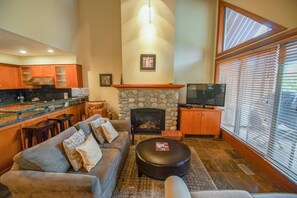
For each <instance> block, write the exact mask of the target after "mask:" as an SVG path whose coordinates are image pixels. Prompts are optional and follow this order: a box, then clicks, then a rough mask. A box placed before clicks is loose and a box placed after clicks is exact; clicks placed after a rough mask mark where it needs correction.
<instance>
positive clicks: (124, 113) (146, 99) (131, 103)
mask: <svg viewBox="0 0 297 198" xmlns="http://www.w3.org/2000/svg"><path fill="white" fill-rule="evenodd" d="M177 103H178V91H177V90H119V112H120V113H119V118H120V119H123V120H129V119H130V110H131V109H136V108H158V109H164V110H165V129H167V130H168V129H170V130H176V124H177Z"/></svg>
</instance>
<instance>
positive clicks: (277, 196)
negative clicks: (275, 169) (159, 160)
mask: <svg viewBox="0 0 297 198" xmlns="http://www.w3.org/2000/svg"><path fill="white" fill-rule="evenodd" d="M191 197H193V198H297V194H291V193H257V194H250V193H249V192H247V191H244V190H209V191H197V192H189V190H188V187H187V185H186V184H185V183H184V181H183V180H182V179H181V178H180V177H177V176H170V177H168V178H167V179H166V180H165V198H191Z"/></svg>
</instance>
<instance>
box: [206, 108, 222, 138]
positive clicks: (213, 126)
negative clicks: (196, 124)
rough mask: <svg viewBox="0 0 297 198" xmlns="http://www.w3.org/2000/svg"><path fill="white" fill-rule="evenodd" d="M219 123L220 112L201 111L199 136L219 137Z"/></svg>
mask: <svg viewBox="0 0 297 198" xmlns="http://www.w3.org/2000/svg"><path fill="white" fill-rule="evenodd" d="M220 123H221V112H220V111H214V110H213V111H203V112H202V115H201V134H207V135H208V134H209V135H219V134H220Z"/></svg>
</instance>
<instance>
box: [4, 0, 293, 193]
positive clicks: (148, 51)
mask: <svg viewBox="0 0 297 198" xmlns="http://www.w3.org/2000/svg"><path fill="white" fill-rule="evenodd" d="M219 4H220V5H219ZM224 5H225V7H229V8H230V9H232V10H236V12H239V13H241V14H243V15H245V16H247V17H249V18H252V19H253V20H256V21H257V22H258V23H261V24H262V25H263V24H264V25H267V23H266V22H267V21H269V23H268V24H269V25H268V27H269V28H270V29H271V31H268V34H265V33H264V35H262V36H261V35H260V36H259V37H258V38H260V39H259V40H257V38H256V39H252V40H253V41H254V42H253V43H252V42H249V41H248V44H246V43H243V44H242V45H240V44H239V46H238V47H236V46H235V48H234V49H232V47H231V48H230V49H228V48H225V51H222V50H219V49H224V46H223V45H224V43H226V41H224V40H223V35H221V33H222V32H223V31H222V30H223V29H222V27H223V26H222V23H223V22H224V20H223V18H224V17H222V16H223V15H222V9H223V10H224V8H222V6H223V7H224ZM226 5H227V6H226ZM233 6H235V7H233ZM295 7H296V1H294V0H285V1H282V0H274V1H266V0H258V1H255V0H250V1H243V0H242V1H235V0H226V1H224V2H223V1H217V0H210V1H209V0H189V1H181V0H178V1H173V0H162V1H159V0H141V1H139V0H121V1H120V0H118V1H104V0H97V1H95V0H93V1H83V0H68V1H64V2H63V3H61V2H59V1H46V0H42V1H38V2H36V1H33V0H26V1H22V2H19V1H16V0H12V1H2V2H1V3H0V28H1V29H0V30H1V34H0V35H1V37H0V39H3V40H4V39H6V38H7V37H6V35H7V34H10V35H14V36H15V37H14V38H18V39H20V40H23V39H25V40H26V39H28V40H30V43H31V47H32V46H33V45H35V46H36V45H37V44H42V45H44V46H46V47H48V48H52V49H53V50H54V51H55V52H54V54H53V55H48V54H47V52H46V53H45V52H42V53H41V52H39V53H37V55H36V54H33V53H31V52H30V50H28V52H27V54H25V55H22V54H19V52H18V51H15V52H11V53H4V49H1V52H0V62H1V63H2V64H9V65H16V66H28V65H29V66H34V65H50V64H52V65H59V64H60V65H63V64H77V65H82V67H81V68H82V84H83V87H87V88H88V89H89V100H90V101H97V100H105V101H106V106H107V109H108V111H109V112H111V114H112V119H113V120H117V119H126V117H123V111H122V110H123V109H124V107H125V104H120V102H119V101H120V100H119V93H121V88H122V87H121V86H122V85H126V86H134V88H135V87H136V88H135V90H136V91H137V90H139V89H144V90H146V89H147V87H145V86H151V89H152V90H155V89H156V87H154V86H163V88H162V89H164V87H167V86H168V87H171V86H178V85H182V86H184V87H179V88H176V89H175V91H176V92H177V94H178V96H177V103H179V104H183V103H186V100H187V86H186V85H187V84H191V83H192V84H195V83H222V84H226V85H227V92H229V95H228V93H226V98H225V107H224V108H225V109H224V111H223V112H222V120H221V129H222V130H221V133H220V138H219V140H220V141H217V139H213V138H212V136H211V137H208V136H207V137H206V138H205V137H204V136H202V137H201V136H195V135H194V136H192V135H189V136H188V135H187V136H186V137H185V138H184V140H183V141H184V142H186V143H187V144H188V145H189V146H192V147H193V148H196V152H197V153H198V152H199V151H200V153H198V155H199V157H200V158H201V159H202V161H203V163H204V166H205V167H206V169H208V171H209V169H210V167H212V168H213V167H214V166H213V164H212V163H213V161H212V160H209V159H208V160H207V159H205V158H204V157H205V156H204V157H203V155H205V154H206V155H208V156H209V155H211V152H214V151H216V150H212V151H211V149H219V148H220V147H223V148H224V149H226V147H228V148H229V146H230V145H231V147H232V148H234V149H231V148H230V152H231V151H232V152H233V151H234V152H235V153H233V154H234V155H235V156H237V154H238V155H242V156H243V157H244V159H245V160H248V161H249V162H250V164H252V165H253V166H255V167H256V169H257V170H258V172H264V174H265V176H264V177H259V178H261V179H258V180H261V181H263V183H265V185H264V186H266V190H263V188H264V187H263V186H262V187H263V188H262V190H251V192H265V191H266V192H277V191H280V192H296V161H297V159H296V156H297V155H296V154H295V153H296V152H297V151H296V149H295V146H294V141H295V142H296V137H294V135H293V134H295V132H296V128H294V127H296V126H295V125H294V124H290V123H286V122H287V121H286V122H279V120H283V119H285V120H290V121H291V122H292V123H295V122H296V117H294V115H295V114H294V112H291V111H289V110H290V109H292V108H294V107H291V106H292V105H293V106H294V105H296V102H294V101H295V98H294V95H293V96H291V95H290V94H289V95H287V96H286V98H288V100H289V101H290V102H289V104H288V105H287V106H280V107H284V108H283V109H284V111H282V112H281V111H280V112H275V109H277V107H275V106H274V105H277V104H278V103H277V99H275V98H276V94H273V95H272V94H271V93H272V92H273V91H274V90H280V89H281V88H280V87H281V86H279V85H280V83H278V81H277V80H275V79H278V78H277V75H279V74H278V73H276V72H275V71H277V70H278V69H277V67H276V68H275V67H273V68H272V67H269V66H268V67H263V68H264V69H263V70H256V71H255V73H252V69H251V70H249V67H248V66H247V67H244V66H241V67H240V68H241V71H237V70H235V69H234V68H235V66H234V67H231V66H230V65H236V64H237V63H238V62H236V61H238V60H239V59H240V58H241V59H240V61H242V62H243V60H247V58H246V57H248V56H249V55H251V54H252V53H253V52H257V53H259V54H260V55H262V54H261V52H262V51H263V50H267V51H269V49H271V48H274V49H275V48H277V50H280V51H277V52H276V54H278V53H279V54H280V55H283V54H285V51H283V50H286V49H285V43H290V42H293V41H294V39H296V27H297V21H296V18H297V16H296V15H297V14H296V12H295V10H294V8H295ZM251 14H252V15H253V16H251ZM266 20H267V21H266ZM218 24H219V25H218ZM244 26H246V27H247V24H244V25H243V27H244ZM251 29H252V28H251ZM233 31H234V32H235V30H233ZM246 31H248V30H246ZM240 34H243V33H240ZM16 41H18V40H16V39H15V40H14V42H16ZM291 45H293V47H294V43H293V44H291ZM267 47H271V48H269V49H268V48H267ZM3 48H4V47H3ZM6 50H7V49H6ZM261 50H262V51H261ZM293 50H294V49H293ZM11 51H12V50H11ZM6 52H7V51H6ZM30 53H31V54H30ZM293 53H296V52H295V51H294V52H293ZM143 55H144V56H147V57H153V58H154V59H153V60H154V66H153V67H152V68H146V67H150V65H148V66H145V65H143V64H142V61H141V60H142V56H143ZM151 55H153V56H151ZM252 55H253V54H252ZM252 55H251V56H252ZM260 55H259V56H260ZM270 55H271V54H269V55H266V54H264V55H263V57H268V56H269V57H270ZM240 56H241V57H240ZM292 57H293V58H294V54H293V55H292ZM235 58H237V59H236V60H235ZM253 58H254V57H252V59H253ZM270 58H271V59H273V58H274V56H271V57H270ZM285 58H286V57H285ZM285 58H283V57H281V58H280V59H279V60H277V61H284V59H285ZM289 58H291V57H289ZM293 58H292V59H293ZM232 60H235V61H234V62H232ZM265 60H266V59H265ZM293 61H294V60H293ZM226 63H230V64H226ZM249 63H250V62H248V61H246V62H245V63H244V64H242V65H249ZM261 63H262V62H259V63H258V64H261ZM251 64H254V63H251ZM265 64H266V62H265ZM269 64H270V63H269ZM290 64H291V63H290ZM290 64H289V65H290ZM291 65H294V64H291ZM292 68H293V69H290V68H289V71H291V70H292V71H293V76H294V75H296V74H295V73H294V71H295V70H296V68H294V66H292ZM269 69H271V70H269ZM294 69H295V70H294ZM228 71H230V73H232V74H234V75H233V76H228V74H227V73H228ZM231 71H232V72H231ZM240 72H241V73H240ZM249 72H251V73H249ZM257 73H263V76H259V78H265V76H267V75H268V73H269V74H271V73H273V75H274V76H273V77H272V78H269V79H267V81H265V80H264V81H258V79H257V78H254V79H252V77H258V76H257V75H256V74H257ZM235 74H237V78H236V75H235ZM238 74H240V77H241V79H244V80H241V81H240V80H239V76H238ZM289 74H290V72H288V74H287V75H284V76H289V77H290V75H289ZM100 75H101V76H102V75H105V76H107V77H108V78H109V81H108V83H109V85H108V86H104V85H103V86H101V85H100V84H101V83H102V82H101V80H100ZM230 79H231V80H230ZM273 79H274V80H273ZM291 80H292V82H293V83H294V82H296V79H294V78H293V79H288V81H291ZM239 82H240V83H239ZM250 82H259V83H258V84H255V85H251V84H250ZM243 83H246V84H244V86H243ZM112 84H113V85H115V86H110V85H112ZM259 84H260V85H262V84H264V85H267V87H265V86H264V87H262V89H261V90H260V91H262V92H261V93H260V95H261V94H262V93H263V94H262V95H261V96H262V98H261V97H260V96H259V97H258V92H260V91H259V90H257V89H254V87H257V86H259ZM139 86H140V87H139ZM152 87H153V88H152ZM275 87H276V88H275ZM228 89H229V90H228ZM17 90H19V89H17ZM21 90H23V89H21ZM40 90H41V89H40ZM169 90H170V89H169ZM263 90H264V91H263ZM50 91H51V92H57V95H61V94H63V92H65V90H63V91H61V90H60V91H59V90H57V89H50ZM68 91H69V90H66V92H68ZM290 91H291V92H296V90H295V89H294V88H292V90H290ZM1 92H2V94H7V93H10V92H9V91H4V90H1ZM37 92H39V89H35V90H34V89H33V93H37ZM68 93H69V95H70V94H71V93H70V92H68ZM278 93H281V92H278ZM137 94H138V92H137ZM167 94H168V93H167V92H166V93H165V95H166V96H167ZM40 95H42V94H40ZM159 95H161V94H159ZM230 95H231V96H232V97H231V96H230ZM250 95H255V96H257V97H255V98H250ZM229 96H230V97H229ZM264 96H265V97H266V98H264ZM160 97H161V96H160ZM130 98H132V97H130ZM1 99H2V100H3V98H2V96H1ZM278 99H279V100H281V99H282V98H281V97H279V98H278ZM271 100H273V102H272V103H270V101H271ZM131 101H132V100H131ZM243 102H246V103H243ZM129 104H130V103H129ZM232 104H233V105H232ZM235 104H236V105H235ZM245 104H246V105H245ZM166 105H170V104H166ZM261 105H262V106H261ZM151 107H153V106H151ZM167 107H168V106H166V107H165V109H166V108H167ZM252 107H256V108H258V109H257V110H258V111H257V112H255V111H252ZM285 107H286V108H285ZM289 107H290V108H289ZM295 107H296V106H295ZM131 108H133V105H132V104H131ZM167 109H168V108H167ZM170 109H171V110H170V111H174V112H176V113H177V112H178V108H177V107H176V108H173V107H172V108H171V107H170ZM126 110H127V109H126ZM128 111H130V107H129V109H128ZM174 112H172V113H173V114H174ZM170 113H171V112H170ZM276 114H278V116H272V115H276ZM259 115H260V116H259ZM289 115H290V116H289ZM121 116H122V117H121ZM165 117H166V116H165ZM249 117H253V118H254V119H255V120H262V123H264V124H262V123H261V124H259V125H257V126H256V127H255V126H254V125H253V127H255V128H256V129H254V128H248V127H247V126H249V124H248V121H247V120H250V118H249ZM259 117H260V118H259ZM171 119H172V120H169V121H167V122H170V123H173V125H172V126H171V125H170V126H166V129H171V130H176V129H177V127H178V126H177V125H178V121H177V119H178V118H177V115H176V118H175V116H172V118H171ZM274 119H278V120H274ZM239 120H241V121H239ZM255 122H256V123H258V122H257V121H255ZM267 123H268V124H267ZM282 123H285V124H283V125H281V124H282ZM174 127H176V128H174ZM279 127H281V129H280V130H282V131H283V130H285V131H289V132H290V133H289V134H288V136H289V137H286V138H284V137H283V135H282V136H281V138H280V140H277V139H274V138H270V137H271V136H273V133H272V132H271V131H275V130H276V131H277V130H278V129H279ZM257 130H260V132H261V133H260V132H258V131H257ZM248 131H250V132H248ZM255 131H256V132H255ZM152 136H153V137H154V136H155V134H154V135H152ZM148 137H151V135H148ZM146 138H147V137H145V135H144V134H136V137H135V139H136V143H138V142H140V140H142V139H146ZM187 138H189V139H187ZM203 141H206V142H207V143H206V142H203ZM221 141H223V142H221ZM274 142H276V143H274ZM275 144H276V145H277V148H276V146H274V145H275ZM4 149H5V148H4ZM205 149H206V150H205ZM207 149H208V150H207ZM209 149H210V150H209ZM197 150H198V151H197ZM202 150H203V151H202ZM217 151H218V150H217ZM278 151H279V152H278ZM218 152H222V151H218ZM232 152H231V153H232ZM223 153H224V154H223V155H222V156H218V158H217V159H215V160H218V159H222V158H224V157H226V153H225V151H224V152H223ZM200 155H201V156H200ZM212 155H215V153H212ZM282 155H283V156H285V158H280V156H282ZM228 156H229V157H230V155H228ZM272 156H274V157H276V158H277V159H276V158H273V157H272ZM203 158H204V160H203ZM240 159H241V158H240ZM282 160H283V161H284V162H283V163H280V162H282ZM273 162H276V163H273ZM207 163H209V165H210V166H207ZM284 164H289V165H284ZM261 167H262V168H261ZM216 168H217V169H220V168H219V167H216ZM220 170H221V169H220ZM265 170H266V171H265ZM279 170H280V171H279ZM1 171H2V170H1ZM227 172H228V171H227ZM1 173H2V172H1ZM210 175H211V176H212V180H216V179H217V180H218V182H217V183H216V182H215V181H214V183H215V185H216V188H217V189H240V187H238V186H237V187H238V188H236V185H235V183H236V182H237V183H240V182H243V183H245V180H244V179H242V178H246V177H245V176H243V177H242V178H240V176H238V175H237V176H235V175H232V176H230V175H229V177H226V175H228V173H225V175H224V173H222V175H223V176H224V177H222V175H220V174H213V175H212V174H210ZM236 177H239V179H238V180H236V179H235V180H234V181H235V182H234V181H233V183H232V182H231V180H232V179H231V178H236ZM215 178H216V179H215ZM220 178H221V180H220ZM222 178H223V179H222ZM226 178H228V179H226ZM263 178H265V179H263ZM267 178H269V179H267ZM226 180H227V182H226V183H225V184H226V185H225V186H224V185H222V186H221V187H220V185H219V183H220V182H219V181H226ZM247 180H249V179H247ZM267 180H268V181H269V180H272V181H273V183H275V185H272V187H271V186H270V187H267V186H268V184H267V183H268V182H267ZM250 181H251V180H249V182H246V183H245V184H246V186H248V187H246V188H244V187H243V188H242V189H244V190H249V189H251V188H250V187H251V186H250V183H251V182H250ZM264 181H265V182H264ZM222 183H224V182H222ZM255 183H257V182H255ZM157 184H158V185H164V183H157ZM223 186H224V187H225V188H223ZM228 186H229V187H228ZM239 186H240V185H239ZM242 186H245V185H244V184H243V185H242ZM259 186H260V185H258V189H261V187H259ZM275 186H277V187H275ZM274 187H275V188H274ZM130 188H132V187H131V186H130ZM189 188H190V187H189ZM252 189H254V188H252ZM132 196H133V195H132Z"/></svg>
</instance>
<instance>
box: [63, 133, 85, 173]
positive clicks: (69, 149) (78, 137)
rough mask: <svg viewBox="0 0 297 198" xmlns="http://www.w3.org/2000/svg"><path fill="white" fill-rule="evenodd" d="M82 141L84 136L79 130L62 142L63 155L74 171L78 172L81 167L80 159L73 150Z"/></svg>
mask: <svg viewBox="0 0 297 198" xmlns="http://www.w3.org/2000/svg"><path fill="white" fill-rule="evenodd" d="M84 141H85V134H84V132H83V130H81V129H80V130H79V131H78V132H76V133H74V134H73V135H72V136H70V137H69V138H67V139H65V140H64V141H63V147H64V150H65V153H66V155H67V157H68V159H69V161H70V164H71V165H72V167H73V169H74V170H75V171H78V170H79V169H80V168H81V167H82V165H83V161H82V158H81V156H80V154H79V153H78V152H77V151H76V150H75V148H76V147H77V146H79V145H81V144H82V143H83V142H84Z"/></svg>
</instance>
